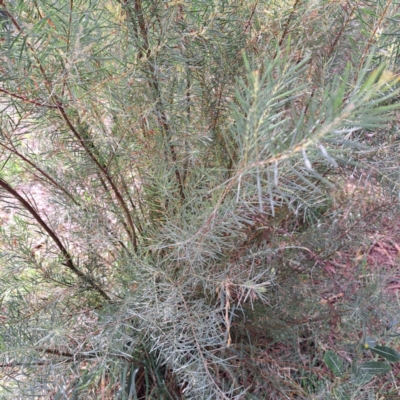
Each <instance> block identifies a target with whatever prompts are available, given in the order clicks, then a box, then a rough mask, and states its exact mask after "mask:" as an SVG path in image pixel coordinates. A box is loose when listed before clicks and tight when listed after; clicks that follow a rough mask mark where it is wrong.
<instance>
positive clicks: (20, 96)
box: [0, 88, 57, 109]
mask: <svg viewBox="0 0 400 400" xmlns="http://www.w3.org/2000/svg"><path fill="white" fill-rule="evenodd" d="M0 92H1V93H5V94H8V95H9V96H11V97H14V98H16V99H20V100H22V101H24V102H25V103H30V104H34V105H35V106H39V107H46V108H55V109H57V106H52V105H50V104H45V103H42V102H41V101H39V100H33V99H28V98H27V97H26V96H22V95H20V94H17V93H12V92H10V91H8V90H6V89H2V88H0Z"/></svg>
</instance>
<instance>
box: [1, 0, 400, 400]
mask: <svg viewBox="0 0 400 400" xmlns="http://www.w3.org/2000/svg"><path fill="white" fill-rule="evenodd" d="M272 3H273V2H268V1H262V2H259V1H256V2H242V1H238V0H226V1H225V0H224V1H219V2H215V1H208V0H206V1H191V2H186V1H169V2H165V1H154V0H152V1H147V0H142V1H140V0H136V1H133V0H121V1H119V2H118V1H110V0H99V1H96V2H92V1H86V0H80V1H72V0H71V1H57V2H53V1H48V0H43V1H41V2H36V1H31V2H26V1H18V0H15V1H9V2H8V1H7V2H6V1H1V2H0V4H1V7H2V8H1V11H2V12H1V21H2V22H1V23H2V33H1V43H2V51H1V67H0V71H1V84H0V92H1V109H2V113H1V138H0V147H1V150H2V152H1V165H2V169H1V175H0V186H1V201H2V204H3V205H4V212H3V215H2V218H3V221H4V222H3V225H2V236H1V257H2V269H1V275H0V276H1V279H0V287H1V293H2V313H3V314H2V319H3V323H2V325H1V328H0V332H1V333H0V335H1V367H2V384H3V386H4V395H6V394H7V393H10V396H11V398H29V397H38V398H40V397H41V398H58V399H61V398H78V397H80V398H88V399H89V398H121V399H123V398H126V399H127V398H180V397H182V398H194V399H203V398H241V397H242V396H244V394H245V393H246V392H249V393H253V395H254V396H256V395H258V396H261V398H263V397H262V396H265V392H264V394H262V393H258V392H257V390H256V389H255V388H254V385H253V386H252V384H251V383H249V382H248V381H246V379H245V378H244V377H245V376H246V372H245V371H244V370H240V368H239V367H238V365H239V364H240V362H239V361H237V360H236V359H235V357H239V358H238V360H240V354H242V355H243V354H245V352H246V351H247V350H246V349H245V343H246V341H247V338H246V335H248V330H247V328H246V327H245V328H244V329H243V330H241V328H240V326H241V324H242V323H244V321H245V320H246V318H248V319H249V318H254V315H257V310H258V313H259V315H258V317H257V318H258V319H259V321H261V322H260V323H262V315H265V313H267V312H271V318H272V316H273V312H272V310H273V309H274V307H275V306H276V307H277V308H278V309H282V308H279V307H280V306H282V307H283V305H284V303H279V302H278V299H279V298H280V294H278V292H279V293H282V292H280V291H281V290H283V291H285V292H286V293H287V296H288V297H290V299H289V298H288V299H287V300H288V301H289V300H290V301H289V304H288V307H289V308H288V310H289V311H286V313H287V316H288V317H291V318H292V319H291V321H292V322H291V323H289V324H288V323H287V321H290V320H288V319H286V322H285V323H283V325H282V326H281V327H280V328H279V327H278V329H277V330H276V329H275V330H273V329H272V328H268V329H270V330H271V332H268V335H269V337H272V339H271V340H274V341H278V340H281V339H282V338H284V337H289V336H290V335H289V333H288V332H289V331H290V329H293V330H292V332H294V331H295V333H296V335H299V334H300V332H299V331H297V330H296V329H295V326H296V323H295V320H296V318H297V317H296V314H298V313H300V314H301V310H299V306H301V307H306V308H307V307H308V308H307V309H308V310H309V309H310V308H309V307H311V308H312V307H314V311H317V312H318V303H317V304H315V303H314V304H311V303H310V304H306V303H301V304H299V303H296V304H293V298H292V297H291V294H290V290H291V282H292V281H291V279H292V278H291V277H287V278H285V276H286V274H287V271H288V270H287V268H285V262H288V261H289V260H290V259H296V258H298V259H300V258H301V257H303V251H304V249H301V248H300V247H298V248H297V250H296V246H295V243H294V242H293V240H292V239H293V237H292V236H291V233H292V232H294V231H296V232H298V233H300V232H302V229H303V231H304V230H306V229H307V227H309V226H314V225H313V224H314V223H315V222H317V221H318V220H320V219H321V218H322V217H323V216H324V215H326V213H327V212H328V211H329V210H330V206H331V202H332V187H334V184H335V182H338V181H339V180H338V178H337V174H341V175H342V176H346V174H347V171H350V170H352V169H354V168H356V169H357V171H359V173H360V174H366V173H370V177H371V179H372V178H373V179H375V180H376V181H379V182H380V184H381V185H382V188H383V189H382V190H385V191H386V192H384V193H385V196H386V194H387V193H388V194H389V196H391V195H392V193H395V194H396V193H397V190H398V188H397V170H396V169H393V165H397V164H396V163H397V162H398V158H397V157H398V156H397V154H396V153H395V152H394V151H393V148H394V146H396V143H395V140H396V139H395V138H394V136H393V135H394V133H393V132H394V129H395V128H394V125H393V121H394V120H395V118H396V115H395V111H396V110H397V109H398V108H399V106H398V103H397V96H398V93H399V87H398V77H397V75H396V65H395V56H394V54H396V52H397V49H398V41H397V37H396V39H395V40H394V41H392V42H390V43H388V42H387V40H389V39H388V38H389V36H384V34H383V33H382V32H385V33H390V32H391V29H393V28H392V25H391V21H392V20H391V19H390V18H394V17H395V15H396V12H397V11H396V10H397V9H396V6H395V5H392V4H391V2H386V3H385V4H386V5H382V4H380V3H379V5H378V6H376V7H375V6H372V5H362V6H361V5H358V4H357V5H354V6H352V5H350V4H347V3H346V5H343V4H342V3H341V2H331V1H329V2H327V1H322V0H321V1H317V2H300V1H294V2H291V3H289V2H288V3H287V2H276V3H274V4H272ZM393 21H394V20H393ZM371 27H372V28H371ZM375 45H378V47H379V46H381V47H379V48H378V47H375ZM369 131H373V132H380V133H379V137H380V138H381V139H379V141H378V142H375V143H371V140H370V137H371V136H369V135H368V132H369ZM372 137H373V136H372ZM338 171H339V172H338ZM300 225H302V227H300ZM283 227H286V228H285V229H287V230H286V231H285V232H286V233H285V234H280V233H279V232H281V233H282V229H283ZM279 229H281V231H279ZM283 230H284V229H283ZM289 233H290V234H289ZM296 279H297V278H296ZM294 297H295V295H294ZM319 312H321V310H319ZM260 314H261V315H260ZM322 314H323V313H322ZM322 314H321V315H322ZM281 316H282V318H284V316H285V311H282V315H281ZM274 318H275V317H274ZM327 318H328V317H327ZM329 318H330V317H329ZM249 324H250V325H251V324H253V325H252V326H256V325H257V322H255V323H254V321H253V322H252V323H249ZM250 325H248V327H249V326H250ZM267 325H268V324H267ZM290 325H292V326H291V327H290ZM268 326H270V325H268ZM288 328H290V329H289V330H288ZM258 334H259V333H258ZM285 335H286V336H285ZM288 335H289V336H288ZM241 346H242V347H241ZM241 349H242V350H241ZM241 351H242V353H241ZM250 359H252V357H250ZM251 361H252V362H254V360H253V359H252V360H251ZM250 365H251V364H250ZM238 371H240V372H238ZM275 379H277V378H276V377H275ZM278 381H279V379H278ZM277 387H279V383H278V384H277ZM285 390H286V389H285ZM281 395H282V392H281ZM264 398H265V397H264ZM271 398H272V397H271ZM281 398H282V397H281Z"/></svg>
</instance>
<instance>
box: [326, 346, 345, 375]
mask: <svg viewBox="0 0 400 400" xmlns="http://www.w3.org/2000/svg"><path fill="white" fill-rule="evenodd" d="M324 361H325V364H326V365H327V367H328V368H329V369H330V370H331V371H332V372H333V374H334V375H335V376H341V375H342V374H343V362H342V360H341V359H340V358H339V356H338V355H337V354H336V353H334V352H333V351H327V352H326V353H325V354H324Z"/></svg>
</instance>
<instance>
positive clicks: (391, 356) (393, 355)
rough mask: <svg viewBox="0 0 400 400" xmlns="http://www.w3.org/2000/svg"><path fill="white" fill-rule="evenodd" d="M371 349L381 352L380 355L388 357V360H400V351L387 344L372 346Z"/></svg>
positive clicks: (376, 352)
mask: <svg viewBox="0 0 400 400" xmlns="http://www.w3.org/2000/svg"><path fill="white" fill-rule="evenodd" d="M369 350H371V351H372V352H374V353H375V354H379V355H380V356H382V357H384V358H386V360H388V361H390V362H397V361H400V353H398V352H397V351H396V350H395V349H392V348H390V347H386V346H375V347H371V348H370V349H369Z"/></svg>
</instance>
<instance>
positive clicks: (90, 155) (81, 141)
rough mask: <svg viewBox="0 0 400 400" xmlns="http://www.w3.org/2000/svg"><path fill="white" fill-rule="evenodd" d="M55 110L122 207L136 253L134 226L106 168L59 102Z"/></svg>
mask: <svg viewBox="0 0 400 400" xmlns="http://www.w3.org/2000/svg"><path fill="white" fill-rule="evenodd" d="M57 108H58V110H59V111H60V114H61V116H62V117H63V119H64V121H65V122H66V124H67V125H68V127H69V129H70V130H71V132H72V133H73V134H74V136H75V137H76V138H77V139H78V141H79V143H80V144H81V146H82V147H83V148H84V149H85V151H86V153H87V154H88V155H89V157H90V158H91V159H92V160H93V162H94V163H95V164H96V165H97V167H98V168H99V170H100V171H101V172H102V174H103V175H104V177H105V178H106V180H107V182H108V183H109V184H110V186H111V188H112V190H113V192H114V194H115V197H116V198H117V201H118V203H119V204H120V206H121V207H122V209H123V211H124V214H125V217H126V219H127V221H128V225H129V228H130V230H128V232H129V236H130V239H131V241H132V244H133V248H134V250H135V252H137V250H138V247H137V238H136V230H135V225H134V223H133V220H132V216H131V214H130V212H129V209H128V206H127V205H126V203H125V201H124V199H123V197H122V194H121V193H120V192H119V190H118V188H117V186H116V185H115V183H114V181H113V179H112V178H111V176H110V174H109V172H108V170H107V168H106V167H105V166H104V165H103V164H102V163H101V162H99V160H98V159H97V158H96V156H95V155H94V154H93V152H92V151H91V150H90V148H89V147H88V145H87V143H86V142H85V140H84V139H83V138H82V136H81V135H80V134H79V132H78V131H77V129H76V128H75V127H74V125H73V124H72V122H71V121H70V119H69V117H68V115H67V113H66V112H65V109H64V106H63V105H62V103H61V102H58V107H57Z"/></svg>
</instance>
